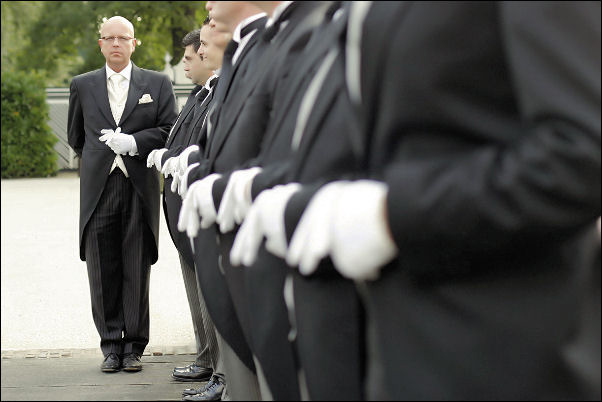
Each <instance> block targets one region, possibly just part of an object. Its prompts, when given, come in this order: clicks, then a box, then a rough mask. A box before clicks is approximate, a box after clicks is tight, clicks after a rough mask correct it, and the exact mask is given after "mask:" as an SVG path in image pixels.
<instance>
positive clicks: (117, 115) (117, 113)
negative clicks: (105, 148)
mask: <svg viewBox="0 0 602 402" xmlns="http://www.w3.org/2000/svg"><path fill="white" fill-rule="evenodd" d="M128 90H129V85H128V80H127V79H126V78H125V77H124V76H123V75H121V74H119V73H116V74H113V75H111V76H110V77H109V80H108V81H107V92H108V93H109V105H110V106H111V113H112V114H113V119H114V120H115V124H116V125H117V126H119V120H120V119H121V115H122V114H123V109H125V102H126V101H127V98H128ZM117 166H119V169H121V171H122V172H123V174H125V177H130V176H129V174H128V171H127V169H126V167H125V164H124V163H123V159H122V158H121V155H116V156H115V160H114V161H113V165H112V166H111V170H110V172H109V174H110V173H112V172H113V170H114V169H115V167H117Z"/></svg>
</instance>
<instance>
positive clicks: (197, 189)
mask: <svg viewBox="0 0 602 402" xmlns="http://www.w3.org/2000/svg"><path fill="white" fill-rule="evenodd" d="M220 177H221V175H220V174H218V173H214V174H212V175H209V176H207V177H205V178H204V179H203V180H199V181H196V182H194V183H192V185H191V186H190V189H189V191H188V192H187V193H186V196H185V197H184V201H183V202H182V208H181V209H180V216H179V218H178V230H179V231H180V232H184V231H186V234H187V235H188V237H190V238H193V237H196V235H197V233H198V231H199V227H202V228H203V229H207V228H208V227H210V226H211V225H212V224H213V222H215V215H216V213H215V207H214V206H213V196H212V195H211V188H212V187H213V182H215V180H217V179H219V178H220ZM207 189H208V192H209V194H208V196H207ZM211 208H213V218H211V216H210V215H211ZM201 210H203V213H204V214H205V215H206V216H203V215H201V214H200V211H201ZM199 215H200V216H199ZM199 218H200V219H199Z"/></svg>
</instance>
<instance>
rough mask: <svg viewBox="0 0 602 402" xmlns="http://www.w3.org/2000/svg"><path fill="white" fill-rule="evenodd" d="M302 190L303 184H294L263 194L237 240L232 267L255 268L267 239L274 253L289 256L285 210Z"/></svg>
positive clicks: (245, 221)
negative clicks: (263, 241) (260, 249)
mask: <svg viewBox="0 0 602 402" xmlns="http://www.w3.org/2000/svg"><path fill="white" fill-rule="evenodd" d="M300 189H301V185H300V184H299V183H290V184H287V185H284V186H276V187H274V188H272V189H269V190H264V191H262V192H261V193H259V195H258V196H257V198H256V199H255V202H253V205H252V206H251V208H250V209H249V212H248V213H247V216H246V217H245V220H244V221H243V223H242V226H241V227H240V229H239V230H238V233H237V234H236V238H235V239H234V244H233V245H232V249H231V250H230V262H231V263H232V265H240V264H241V263H242V264H243V265H246V266H251V265H253V264H254V263H255V260H256V259H257V252H258V251H259V247H260V246H261V241H262V240H263V237H264V236H265V237H266V243H265V247H266V249H267V250H268V251H269V252H270V253H272V254H274V255H276V256H278V257H281V258H284V257H285V256H286V247H287V244H286V232H285V227H284V209H285V208H286V204H287V203H288V201H289V199H290V198H291V197H292V196H293V194H295V193H296V192H297V191H299V190H300Z"/></svg>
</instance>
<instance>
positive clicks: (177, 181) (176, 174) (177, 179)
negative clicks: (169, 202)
mask: <svg viewBox="0 0 602 402" xmlns="http://www.w3.org/2000/svg"><path fill="white" fill-rule="evenodd" d="M183 177H184V175H183V174H180V173H179V172H174V174H173V180H172V181H171V187H170V190H171V192H172V193H177V192H178V186H179V185H180V181H181V180H182V178H183Z"/></svg>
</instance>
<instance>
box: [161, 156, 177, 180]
mask: <svg viewBox="0 0 602 402" xmlns="http://www.w3.org/2000/svg"><path fill="white" fill-rule="evenodd" d="M177 169H178V157H177V156H172V157H171V158H169V159H167V160H166V161H165V163H164V164H163V167H162V168H161V173H163V175H164V176H165V178H166V179H167V178H168V177H169V176H170V175H174V173H175V172H176V171H177Z"/></svg>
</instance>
